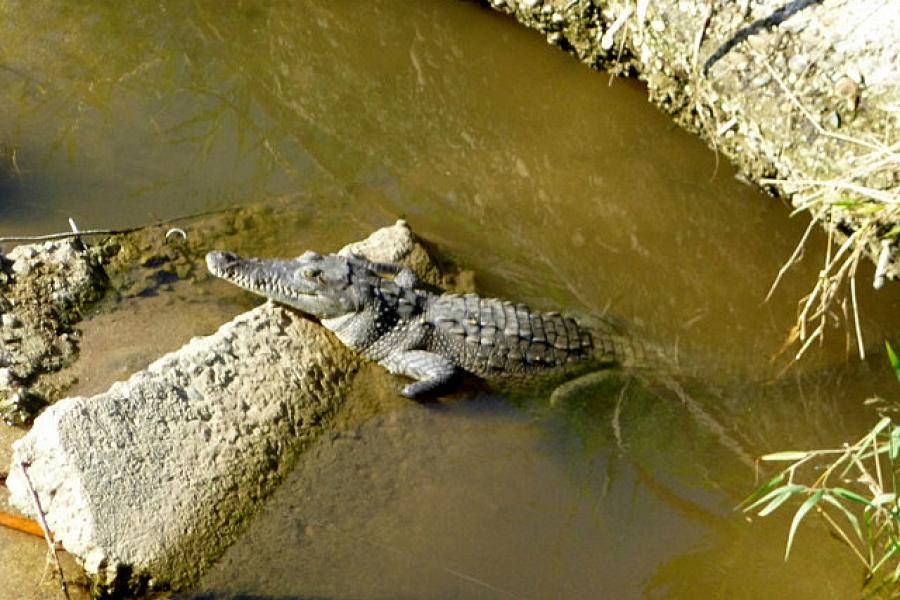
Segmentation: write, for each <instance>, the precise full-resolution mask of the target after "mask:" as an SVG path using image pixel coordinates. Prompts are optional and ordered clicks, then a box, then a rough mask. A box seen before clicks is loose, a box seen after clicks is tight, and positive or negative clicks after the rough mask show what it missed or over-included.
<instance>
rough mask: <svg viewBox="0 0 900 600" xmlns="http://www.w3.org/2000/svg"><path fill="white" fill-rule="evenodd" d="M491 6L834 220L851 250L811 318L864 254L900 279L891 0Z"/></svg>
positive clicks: (896, 53) (830, 228)
mask: <svg viewBox="0 0 900 600" xmlns="http://www.w3.org/2000/svg"><path fill="white" fill-rule="evenodd" d="M487 4H489V5H490V6H491V7H492V8H494V9H495V10H498V11H501V12H503V13H506V14H509V15H511V16H513V17H515V18H516V19H517V20H518V21H519V22H520V23H522V24H524V25H526V26H528V27H530V28H532V29H536V30H538V31H540V32H541V33H543V34H544V35H546V37H547V41H548V43H550V44H553V45H556V46H559V47H560V48H562V49H563V50H565V51H567V52H569V53H571V54H573V55H575V56H576V57H577V58H578V59H579V60H581V61H582V62H584V63H585V64H587V65H589V66H591V67H593V68H595V69H604V70H607V71H610V72H611V73H613V74H616V75H633V76H636V77H637V78H638V79H640V80H641V81H643V82H644V83H645V84H646V86H647V94H648V98H649V100H650V102H652V103H653V104H655V105H656V106H657V107H659V108H660V109H662V110H663V111H665V112H667V113H669V114H671V115H672V117H673V119H674V120H675V121H676V122H677V123H678V124H679V125H680V126H682V127H684V128H685V129H687V130H688V131H690V132H692V133H695V134H697V135H699V136H700V137H702V138H703V139H704V140H705V141H706V142H707V143H708V144H709V145H710V147H712V148H713V149H714V150H715V151H716V152H717V154H719V155H721V156H723V157H725V158H727V159H728V160H730V161H731V162H733V163H734V164H735V165H736V166H737V167H738V169H739V171H740V173H741V175H742V176H743V177H746V179H747V180H749V181H751V182H753V183H755V184H757V185H759V186H760V187H762V188H763V189H765V190H767V191H769V192H770V193H772V194H775V195H778V196H780V197H783V198H786V199H788V200H789V201H790V202H791V204H792V206H793V207H794V208H795V209H796V212H808V213H809V214H810V216H811V218H812V221H813V222H814V223H819V224H821V225H822V226H824V228H825V229H826V231H827V233H828V235H829V237H830V238H833V239H834V240H835V242H837V243H838V244H839V245H841V250H840V251H838V252H836V253H835V254H834V255H832V254H831V253H829V255H828V256H826V257H824V269H823V271H824V273H823V275H825V277H824V278H823V279H824V281H820V282H819V283H818V284H817V285H816V287H815V289H814V290H813V292H812V293H811V298H810V303H809V304H810V307H809V310H808V311H807V313H806V314H805V315H804V314H801V319H802V318H808V319H809V320H810V321H813V320H814V319H813V318H812V317H813V315H814V314H815V311H814V309H815V308H818V307H820V306H825V305H827V304H829V303H830V302H831V300H833V299H835V298H836V297H838V295H839V294H840V291H839V288H840V290H841V291H842V290H843V287H842V284H843V283H844V282H845V281H846V280H848V279H852V278H853V276H854V275H855V273H856V270H857V263H858V261H859V259H860V257H862V256H867V257H868V258H869V259H871V261H872V262H873V263H876V264H878V265H879V268H878V273H876V276H875V280H874V281H873V279H872V278H871V277H872V276H871V275H869V278H870V279H869V280H868V281H866V282H861V283H860V284H861V285H862V284H865V285H869V284H874V285H875V286H876V287H880V285H879V284H880V283H882V282H880V281H878V278H879V276H885V277H887V278H890V279H897V278H898V277H900V248H898V241H900V227H898V225H897V223H898V221H900V192H898V184H900V154H898V151H897V150H898V145H897V142H896V133H895V132H896V130H897V124H898V123H897V116H898V114H900V113H898V110H900V85H898V77H897V66H896V65H897V64H898V63H900V39H898V34H897V32H898V31H900V13H898V12H897V11H896V10H891V6H890V4H891V3H890V2H888V1H886V0H868V1H865V2H851V1H850V0H836V1H832V2H819V1H816V0H795V1H793V2H788V3H786V4H785V3H784V2H781V1H780V0H779V1H774V0H764V1H759V2H750V1H749V0H742V1H741V2H729V3H708V4H707V3H704V2H696V1H689V2H685V1H676V0H658V1H654V2H649V1H648V0H637V2H633V1H632V0H627V1H622V0H613V1H611V2H607V3H603V6H602V7H598V6H597V5H596V3H594V2H592V1H591V0H521V1H518V2H515V1H506V0H492V1H491V2H488V3H487ZM812 226H813V225H811V226H810V227H811V228H812ZM803 239H804V240H805V239H806V237H804V238H803ZM802 245H803V241H800V246H801V247H802ZM801 254H802V249H801V248H799V247H798V253H797V254H795V256H793V257H791V258H790V259H788V257H785V259H787V262H788V264H790V263H791V262H793V261H794V260H796V259H797V258H799V256H800V255H801ZM814 260H823V257H816V258H815V259H814ZM854 285H855V284H854ZM854 301H855V298H854ZM810 310H812V312H810ZM821 312H824V311H821Z"/></svg>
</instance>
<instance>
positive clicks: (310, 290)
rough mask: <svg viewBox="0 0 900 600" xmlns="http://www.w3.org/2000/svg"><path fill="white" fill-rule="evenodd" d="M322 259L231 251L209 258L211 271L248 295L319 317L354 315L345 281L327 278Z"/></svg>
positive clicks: (208, 256) (208, 265)
mask: <svg viewBox="0 0 900 600" xmlns="http://www.w3.org/2000/svg"><path fill="white" fill-rule="evenodd" d="M322 262H323V261H322V257H321V256H319V255H317V254H314V253H308V254H304V255H303V256H301V257H299V258H296V259H291V260H279V259H262V258H242V257H240V256H238V255H237V254H234V253H231V252H210V253H208V254H207V255H206V267H207V269H209V272H210V273H212V274H213V275H215V276H216V277H220V278H222V279H225V280H226V281H229V282H231V283H233V284H235V285H237V286H238V287H241V288H243V289H245V290H247V291H249V292H253V293H254V294H258V295H260V296H264V297H266V298H270V299H272V300H274V301H276V302H279V303H281V304H286V305H288V306H290V307H292V308H296V309H298V310H300V311H302V312H304V313H306V314H309V315H312V316H314V317H318V318H334V317H338V316H341V315H345V314H347V313H350V312H355V309H354V308H353V306H354V304H355V302H354V301H353V298H352V293H351V292H352V290H350V288H349V287H348V286H347V285H346V279H342V278H341V277H339V276H337V277H335V276H333V275H335V274H334V273H329V274H328V275H332V276H331V277H324V276H323V272H324V269H323V267H325V265H322V264H321V263H322Z"/></svg>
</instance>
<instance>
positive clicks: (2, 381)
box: [0, 367, 16, 389]
mask: <svg viewBox="0 0 900 600" xmlns="http://www.w3.org/2000/svg"><path fill="white" fill-rule="evenodd" d="M15 382H16V380H15V378H14V377H13V374H12V371H10V369H9V367H0V388H6V389H9V388H11V387H12V386H13V384H14V383H15Z"/></svg>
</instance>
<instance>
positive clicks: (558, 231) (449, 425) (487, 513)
mask: <svg viewBox="0 0 900 600" xmlns="http://www.w3.org/2000/svg"><path fill="white" fill-rule="evenodd" d="M0 13H2V18H0V34H2V35H0V40H2V41H0V49H2V54H0V56H2V60H0V83H2V85H0V95H2V100H3V101H2V102H0V140H2V141H3V143H4V144H5V146H6V154H7V156H8V157H9V156H11V155H12V154H13V150H14V154H15V161H14V164H13V161H11V160H8V161H7V162H8V163H9V168H8V169H7V172H5V173H3V175H2V181H0V235H11V234H25V233H31V234H34V233H45V232H50V231H57V230H60V229H65V228H66V227H67V224H66V219H67V217H73V218H74V219H75V220H76V221H77V222H78V224H79V225H80V226H81V227H82V228H92V227H124V226H130V225H136V224H141V223H146V222H148V221H151V220H153V219H155V218H171V217H175V216H179V215H184V214H189V213H195V212H202V211H206V210H211V209H217V208H221V207H225V206H233V205H244V204H257V203H260V202H263V203H265V202H268V201H273V202H274V201H279V202H285V201H287V202H288V203H289V204H291V205H292V206H294V207H295V209H296V211H297V213H298V214H302V215H303V218H302V219H297V220H296V221H292V222H291V223H290V224H289V225H285V226H290V227H292V228H293V229H292V230H291V231H289V232H285V231H280V232H278V235H274V234H272V232H268V233H267V232H265V231H262V232H261V231H258V230H254V231H248V233H247V235H255V236H258V237H259V239H258V240H257V246H256V247H258V249H259V252H260V254H282V255H283V254H288V253H294V252H295V253H298V254H299V253H300V252H301V251H303V250H305V249H308V248H316V249H319V250H331V249H335V248H337V247H339V246H340V245H342V244H343V243H345V242H347V241H350V240H353V239H357V238H359V237H361V236H363V235H365V234H366V233H368V232H369V231H371V230H372V229H374V228H375V227H378V226H381V225H385V224H388V223H391V222H392V221H393V220H394V219H396V218H397V217H400V216H402V217H404V218H406V219H407V220H408V221H409V222H410V223H411V224H412V226H413V228H414V229H415V230H416V231H417V232H418V233H419V234H420V235H422V236H424V237H425V238H426V239H428V240H429V241H431V242H432V243H434V244H435V245H436V246H437V247H438V248H440V249H441V250H442V251H443V252H446V253H447V254H448V255H450V256H452V257H453V258H454V259H455V260H456V261H458V262H459V263H460V264H461V265H463V266H464V267H466V268H470V269H473V270H474V271H475V273H476V281H477V286H478V289H479V290H480V291H481V292H482V293H486V294H491V295H497V296H502V297H510V298H514V299H517V300H523V301H526V302H529V303H530V304H532V305H534V306H537V307H541V308H546V309H552V308H562V309H565V310H570V311H575V312H580V313H594V314H600V313H605V314H609V315H614V316H615V317H616V318H620V319H622V320H623V321H625V322H627V323H630V324H632V326H633V327H634V328H635V329H637V330H638V331H640V334H641V335H642V336H644V337H647V338H649V339H651V340H654V341H656V342H658V343H660V344H662V345H664V346H666V347H667V348H669V349H670V350H671V351H672V352H673V353H676V352H677V355H678V357H679V362H680V363H681V364H682V365H683V367H684V369H685V371H686V372H689V373H690V374H691V375H692V387H691V393H692V394H694V395H695V396H696V398H698V401H699V402H700V403H701V405H702V406H704V407H706V409H707V410H708V411H709V412H710V413H711V414H713V415H715V417H716V418H717V419H718V420H719V421H720V422H721V423H723V425H724V427H725V430H726V433H727V434H728V436H729V438H730V439H732V438H733V439H739V440H740V441H741V443H742V444H743V445H744V446H745V447H746V450H747V451H748V452H750V453H751V454H753V455H757V454H761V453H764V452H767V451H772V450H775V449H786V448H799V447H807V446H821V445H837V444H840V443H841V442H843V441H848V440H851V439H854V438H855V437H856V436H858V435H860V434H861V433H862V432H863V431H865V428H866V427H867V426H869V425H871V424H872V423H873V422H874V420H875V418H876V417H875V416H874V414H873V413H872V412H871V411H870V410H868V409H865V408H864V407H863V406H862V401H863V400H864V399H865V398H867V397H869V396H871V395H872V394H880V395H883V396H893V397H896V396H897V393H898V391H900V389H898V385H897V383H896V381H895V380H892V376H891V374H890V373H889V370H888V368H887V366H886V361H885V358H884V356H883V352H882V351H881V350H880V347H881V346H882V343H883V340H884V339H886V338H889V337H890V336H892V335H893V336H895V337H896V336H897V335H898V333H900V323H898V319H897V317H896V315H897V314H898V312H897V311H898V308H900V291H898V289H897V286H893V287H891V288H890V289H888V290H884V291H882V292H879V293H878V294H877V295H876V294H874V293H871V292H869V291H868V286H867V285H863V286H861V287H862V288H864V291H862V297H861V299H860V301H861V304H862V307H863V314H862V325H863V331H864V333H865V339H866V341H867V343H868V347H869V348H870V350H871V352H870V355H871V356H870V358H869V360H868V361H867V362H865V363H860V362H859V361H858V360H857V359H856V358H854V357H853V356H852V354H849V353H848V352H847V348H846V340H845V337H844V334H843V332H842V331H841V330H839V329H835V330H833V331H831V332H830V333H829V338H828V340H829V341H828V342H827V343H826V344H825V345H824V346H823V347H822V348H821V349H817V350H816V351H815V352H814V353H813V354H812V355H811V356H809V358H808V359H805V360H804V362H803V363H802V364H800V365H799V366H797V367H796V368H795V369H793V370H792V371H790V372H789V374H788V375H786V376H783V377H781V378H776V377H775V375H776V374H777V372H778V370H779V369H780V366H781V365H780V364H776V365H774V366H773V364H772V362H771V360H770V359H771V357H772V356H773V355H774V354H776V353H777V351H778V349H779V347H780V346H781V343H782V342H783V340H784V338H785V335H786V332H787V331H788V329H789V327H790V325H791V324H792V321H793V318H794V315H795V306H796V305H795V303H796V300H797V299H798V298H800V297H801V296H802V295H803V294H804V293H805V291H806V290H807V289H808V287H809V286H811V284H812V282H813V281H814V279H815V276H816V273H817V271H818V269H819V264H818V263H817V261H816V257H817V256H819V255H820V254H821V252H823V249H824V240H822V239H816V240H814V241H813V243H812V244H811V246H810V247H809V249H808V251H807V258H806V259H805V260H804V261H803V262H802V263H801V264H800V265H799V266H798V267H797V268H796V269H794V270H793V271H792V272H791V273H790V274H789V275H788V277H787V278H786V280H785V282H784V284H783V286H782V287H781V288H780V289H779V290H778V291H777V292H776V294H775V295H774V297H773V299H772V301H770V302H768V303H765V302H763V298H764V297H765V295H766V292H767V290H768V287H769V285H770V284H771V282H772V280H773V278H774V277H775V275H776V273H777V272H778V269H779V267H780V266H781V264H782V262H783V261H784V260H785V259H786V258H787V257H788V256H789V255H790V254H791V252H792V250H793V247H794V244H795V243H796V242H797V241H798V240H799V238H800V237H801V235H802V233H803V231H804V228H805V225H806V223H804V222H802V221H801V220H789V219H787V217H786V215H787V212H788V210H787V208H786V207H785V206H784V205H783V204H782V203H780V202H778V201H775V200H773V199H771V198H768V197H766V196H765V195H763V194H761V193H759V192H758V191H756V190H754V189H751V188H749V187H747V186H745V185H743V184H741V183H740V182H739V181H737V180H736V179H735V178H734V176H733V171H732V170H731V169H730V168H729V166H728V165H725V164H717V161H716V158H715V156H714V154H713V153H712V152H711V151H709V150H708V149H707V148H706V147H704V146H703V145H702V144H701V143H700V142H698V141H697V140H695V139H693V138H692V137H690V136H689V135H687V134H685V133H683V132H681V131H679V130H678V129H676V128H675V127H674V126H673V125H672V124H671V123H670V122H669V120H668V119H667V118H666V117H665V116H664V115H662V114H660V113H658V112H657V111H656V110H654V109H653V108H652V107H650V106H649V105H648V104H647V103H646V100H645V96H644V92H643V90H642V89H641V88H640V86H639V85H636V84H634V83H633V82H628V81H622V80H616V81H613V82H612V84H611V85H610V83H609V80H608V78H607V76H605V75H603V74H598V73H594V72H591V71H589V70H587V69H586V68H584V67H583V66H581V65H579V64H578V63H577V62H576V61H574V60H573V59H571V58H569V57H567V56H565V55H564V54H563V53H561V52H559V51H557V50H554V49H552V48H549V47H548V46H547V45H546V44H545V43H544V42H543V40H542V39H541V38H540V37H539V36H537V35H535V34H533V33H531V32H528V31H525V30H524V29H521V28H519V27H518V26H516V25H515V24H514V23H512V22H511V21H510V20H507V19H505V18H502V17H499V16H497V15H495V14H492V13H491V12H489V11H486V10H484V9H482V8H481V7H479V6H478V5H477V4H475V3H468V2H450V1H440V2H437V1H435V2H418V3H407V2H400V1H387V0H383V1H372V2H366V3H361V2H353V3H350V2H342V3H335V2H330V1H326V0H321V1H309V2H303V3H300V2H294V3H290V2H289V3H282V4H279V5H277V6H271V5H270V4H269V3H263V2H240V3H235V4H234V5H229V7H228V8H227V9H223V8H222V7H221V6H220V5H219V4H218V3H214V2H197V3H193V4H192V5H191V6H190V7H188V6H187V4H186V3H174V2H172V3H161V4H156V5H152V6H151V5H145V6H142V7H140V8H136V7H134V6H131V5H127V6H126V5H118V4H107V3H77V4H72V3H65V2H55V1H47V2H42V3H6V4H4V5H2V6H0ZM298 223H299V224H298ZM285 233H288V234H289V235H287V236H285V235H284V234H285ZM188 234H189V235H190V231H188ZM270 234H272V235H270ZM285 239H288V240H292V242H291V241H288V242H285ZM267 240H271V241H267ZM275 240H277V242H276V241H275ZM863 277H864V278H866V277H871V272H870V269H868V267H866V268H864V275H863ZM864 280H865V279H864ZM225 289H226V288H225V287H224V286H223V285H219V284H218V283H215V282H203V283H201V284H197V285H194V284H192V283H190V282H180V283H178V284H175V285H174V286H172V287H171V288H165V289H162V290H160V292H159V294H156V295H154V296H153V297H151V298H146V299H144V298H135V299H131V300H129V301H128V302H127V303H126V306H125V307H124V309H123V310H120V311H113V312H112V313H104V314H99V315H96V316H94V317H93V318H91V319H89V320H88V321H87V322H86V323H85V324H84V331H85V334H84V342H83V348H84V353H85V354H84V359H83V360H84V361H89V362H90V364H95V365H96V364H100V365H105V366H106V367H108V369H107V370H105V371H103V372H102V373H101V374H99V375H97V374H95V376H94V377H93V378H92V377H88V376H86V375H85V373H87V372H89V371H90V370H91V369H90V365H88V366H87V367H82V372H81V377H80V381H79V383H78V384H77V385H78V386H79V387H78V388H76V390H77V391H78V392H79V393H90V392H93V391H98V390H99V389H103V387H104V386H106V385H108V384H109V382H110V381H113V380H115V379H120V378H122V377H124V376H127V374H128V373H129V372H131V371H132V370H134V369H138V368H141V367H142V366H144V365H145V364H146V363H147V362H149V361H150V360H152V359H153V358H154V357H155V356H157V355H158V354H159V353H161V352H164V351H168V350H171V349H174V348H177V347H178V345H179V344H181V343H183V341H185V340H186V339H188V338H189V337H190V336H191V335H197V334H203V333H209V332H210V331H212V330H213V329H214V328H215V326H216V325H217V324H218V323H221V322H224V321H226V320H227V319H229V318H230V317H231V316H232V315H234V314H236V313H237V312H239V311H240V310H242V309H244V308H246V307H247V306H248V305H249V304H250V303H251V302H252V300H251V299H249V298H247V297H241V296H229V297H228V298H227V299H220V298H221V296H220V294H224V293H225ZM151 332H152V335H151V334H150V333H151ZM117 341H118V342H120V343H116V342H117ZM397 383H398V382H397V381H396V380H393V379H392V378H390V377H388V376H386V375H385V374H384V373H382V372H380V371H379V370H377V369H374V368H373V369H367V370H365V371H364V372H363V373H362V374H361V376H360V379H359V384H358V385H357V386H356V389H355V390H354V393H353V395H352V397H351V398H349V399H348V402H347V405H346V406H345V409H344V412H343V413H342V415H341V417H340V419H339V421H338V427H337V430H336V432H335V434H334V435H333V436H329V437H328V438H327V439H322V440H320V441H319V442H317V443H316V444H315V445H314V447H313V448H311V449H310V451H309V452H308V453H307V454H305V455H304V456H302V457H301V458H300V460H299V462H298V466H297V468H296V471H295V472H294V473H293V474H292V475H291V476H290V477H289V479H288V481H287V482H286V483H285V485H284V486H283V487H282V488H280V489H279V491H278V492H277V493H276V494H275V496H274V497H273V499H272V500H271V502H270V503H269V504H268V505H267V507H266V508H265V509H264V511H263V512H262V513H261V514H260V516H259V517H258V518H257V519H255V520H254V521H253V522H252V523H250V524H249V526H248V532H247V535H246V536H245V538H244V539H243V540H242V541H241V542H240V543H238V544H237V545H235V546H234V547H233V548H231V549H230V550H229V551H228V552H227V553H226V555H225V556H224V557H223V559H222V560H221V561H220V562H219V563H218V564H217V565H216V566H214V567H213V568H212V569H211V570H210V572H209V574H208V576H207V578H206V580H205V581H204V582H202V584H201V585H200V587H199V590H198V591H199V592H201V593H203V594H209V593H211V594H213V595H214V597H219V596H221V597H230V596H233V595H239V594H245V595H250V596H252V597H262V598H268V597H277V598H282V597H289V598H294V597H296V598H308V597H316V598H398V597H409V598H448V597H466V598H470V597H473V598H476V597H477V598H481V597H484V598H503V597H523V598H547V597H572V598H595V597H615V598H629V597H654V598H656V597H659V598H695V597H721V598H742V597H746V598H756V597H767V596H768V597H787V596H789V597H793V598H823V597H833V598H844V597H848V596H851V595H853V594H855V593H856V591H857V590H858V589H859V585H860V580H861V579H860V575H861V573H860V569H859V568H858V567H857V565H856V564H855V563H854V562H853V560H854V559H853V557H852V556H851V555H850V553H849V552H848V551H847V550H846V549H844V548H843V547H841V546H840V544H839V543H838V542H836V541H834V540H833V539H832V538H830V537H829V535H828V534H827V531H825V529H823V528H822V527H820V526H817V525H814V524H810V525H807V526H804V527H803V528H802V529H801V531H800V533H799V537H798V540H797V546H796V549H795V553H794V555H793V556H792V558H791V560H790V561H789V562H787V563H785V562H783V560H782V554H783V544H784V541H785V539H784V538H785V534H786V530H787V523H788V521H787V519H788V514H787V513H785V514H783V515H776V516H775V517H774V518H771V519H764V520H762V521H754V522H753V523H747V522H746V521H745V520H744V518H743V517H742V516H741V515H740V514H739V513H737V512H735V511H734V507H735V505H736V504H737V502H738V501H739V500H740V499H741V498H742V497H743V496H744V495H745V494H747V493H748V492H749V491H750V490H751V489H752V486H753V477H754V474H753V472H752V470H751V469H749V468H748V467H747V466H746V465H745V464H744V463H742V462H741V461H740V460H738V458H737V457H736V455H735V453H734V452H733V449H732V448H730V447H729V446H728V444H727V443H724V442H723V440H722V438H721V436H717V435H714V434H712V433H710V431H709V429H708V428H706V427H704V426H703V424H702V423H700V422H698V420H697V419H696V418H693V417H692V416H691V415H690V414H689V413H688V412H687V411H686V410H685V409H684V407H683V406H681V405H680V404H678V403H677V402H671V401H670V402H663V401H659V400H658V399H657V400H654V398H653V397H652V395H650V394H647V393H646V392H645V391H644V390H642V389H641V387H640V386H639V385H633V386H629V387H625V388H624V391H621V390H620V391H619V392H617V393H612V394H607V395H605V396H601V397H598V398H596V400H595V401H594V402H592V403H586V404H585V403H581V404H577V405H574V406H572V407H569V408H567V409H561V410H555V411H553V410H549V409H548V408H547V407H546V403H544V402H542V401H541V400H540V399H537V398H534V399H530V400H529V399H526V400H522V399H519V400H516V401H514V402H513V401H509V400H507V399H504V398H502V397H498V396H491V395H478V394H464V395H462V396H458V397H455V398H454V399H453V401H451V402H448V403H444V404H436V405H419V404H415V403H409V402H405V401H401V400H400V399H398V398H397V397H396V395H395V394H394V392H395V389H396V386H397ZM31 543H32V541H31V540H25V539H21V538H20V537H15V536H12V537H10V536H7V535H5V534H3V537H0V546H2V547H3V552H2V555H3V556H4V557H5V560H14V559H13V558H12V557H13V556H15V555H22V556H25V555H26V553H21V552H16V550H15V549H16V548H18V547H31V546H28V544H31ZM34 543H38V542H34ZM31 554H34V552H33V551H32V553H31ZM28 556H30V555H28ZM23 560H24V559H23ZM28 564H31V565H32V567H33V568H32V569H31V571H29V568H26V567H27V565H28ZM43 567H44V565H43V561H35V562H33V564H32V563H26V564H24V566H23V564H20V563H17V568H15V569H0V590H9V589H13V588H10V587H9V586H11V585H20V583H22V582H21V579H22V578H27V577H28V575H27V573H29V572H32V574H33V580H34V581H38V580H40V578H41V574H42V572H43ZM45 591H46V590H45ZM53 592H54V590H53V589H52V588H51V590H50V591H49V592H48V594H47V595H48V596H49V595H50V594H51V593H53ZM8 593H9V592H4V591H0V597H3V598H5V597H6V596H4V594H8ZM11 597H12V596H10V598H11ZM203 597H208V595H206V596H203Z"/></svg>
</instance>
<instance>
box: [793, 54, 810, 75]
mask: <svg viewBox="0 0 900 600" xmlns="http://www.w3.org/2000/svg"><path fill="white" fill-rule="evenodd" d="M807 65H809V59H808V58H807V57H806V55H805V54H795V55H794V56H792V57H791V59H790V60H789V61H788V69H790V70H791V72H792V73H796V74H797V75H799V74H800V73H802V72H803V71H804V69H806V67H807Z"/></svg>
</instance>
